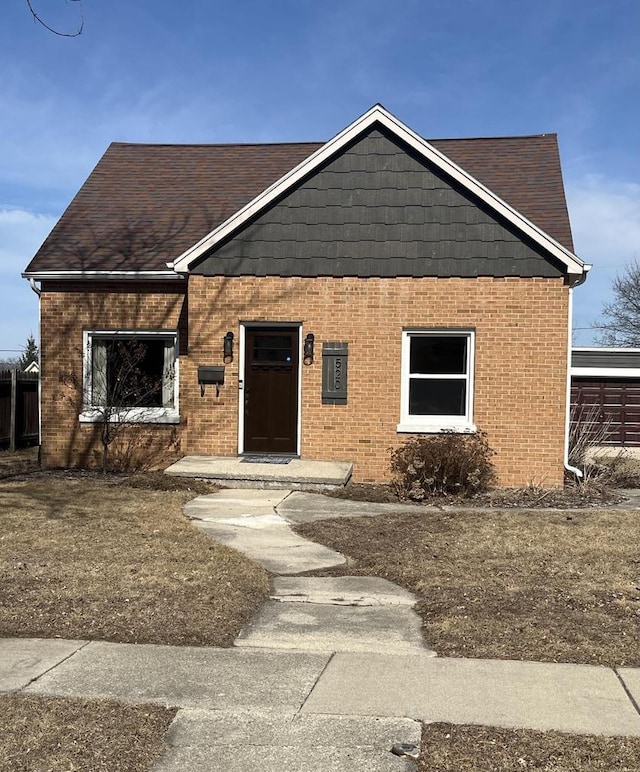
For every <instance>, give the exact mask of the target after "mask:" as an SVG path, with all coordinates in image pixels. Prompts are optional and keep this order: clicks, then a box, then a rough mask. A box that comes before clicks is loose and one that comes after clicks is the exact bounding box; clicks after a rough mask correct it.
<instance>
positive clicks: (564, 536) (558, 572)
mask: <svg viewBox="0 0 640 772" xmlns="http://www.w3.org/2000/svg"><path fill="white" fill-rule="evenodd" d="M296 531H297V532H298V533H300V534H302V535H303V536H306V537H308V538H311V539H313V540H315V541H318V542H320V543H322V544H327V545H329V546H330V547H333V548H334V549H337V550H339V551H340V552H342V553H343V554H345V555H346V556H348V558H349V560H348V563H347V565H346V566H345V567H343V568H341V569H340V570H339V571H336V570H333V571H332V573H338V572H339V573H343V574H345V573H346V574H360V575H375V576H381V577H384V578H386V579H390V580H391V581H394V582H397V583H398V584H400V585H402V586H404V587H406V588H408V589H409V590H411V591H413V592H415V593H416V594H417V595H418V596H419V597H420V602H419V604H418V606H417V610H418V612H419V613H420V615H421V616H422V619H423V623H424V636H425V639H426V641H428V643H429V644H430V645H432V646H433V647H434V648H435V650H436V651H437V652H438V654H440V655H441V656H452V657H481V658H497V659H523V660H540V661H546V662H556V661H558V662H577V663H589V664H597V665H630V666H639V665H640V646H639V645H638V641H639V640H640V512H638V511H601V510H580V511H575V512H549V511H529V512H527V511H524V512H523V511H490V512H487V511H478V512H473V511H466V512H457V513H454V512H431V511H422V512H420V511H418V512H416V514H409V515H385V516H379V517H372V518H353V519H351V518H350V519H334V520H324V521H319V522H316V523H310V524H305V525H300V526H297V527H296Z"/></svg>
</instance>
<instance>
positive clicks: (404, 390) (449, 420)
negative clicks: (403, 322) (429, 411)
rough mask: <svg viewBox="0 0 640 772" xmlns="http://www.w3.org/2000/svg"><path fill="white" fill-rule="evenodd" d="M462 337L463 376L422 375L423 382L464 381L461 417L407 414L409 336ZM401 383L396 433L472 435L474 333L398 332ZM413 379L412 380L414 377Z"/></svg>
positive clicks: (413, 330)
mask: <svg viewBox="0 0 640 772" xmlns="http://www.w3.org/2000/svg"><path fill="white" fill-rule="evenodd" d="M419 336H423V337H432V338H444V337H458V338H459V337H465V338H467V341H468V343H467V372H466V374H464V375H459V374H456V375H447V374H438V375H422V376H420V377H422V378H425V379H433V380H438V379H441V378H456V379H458V378H459V379H460V380H464V381H466V383H467V390H466V400H465V402H466V404H465V415H463V416H459V415H452V416H448V415H437V416H436V415H434V416H414V415H410V413H409V381H410V372H409V366H410V362H411V357H410V354H411V339H412V338H413V337H419ZM401 356H402V359H401V376H400V377H401V383H400V423H399V424H398V425H397V427H396V431H398V432H402V433H409V434H438V433H441V432H445V431H454V432H460V433H464V432H475V431H477V429H476V425H475V424H474V422H473V396H474V384H473V374H474V361H475V332H474V331H473V330H469V329H464V330H453V329H447V330H434V329H433V328H430V329H408V330H403V331H402V351H401ZM413 377H416V376H415V375H414V376H413Z"/></svg>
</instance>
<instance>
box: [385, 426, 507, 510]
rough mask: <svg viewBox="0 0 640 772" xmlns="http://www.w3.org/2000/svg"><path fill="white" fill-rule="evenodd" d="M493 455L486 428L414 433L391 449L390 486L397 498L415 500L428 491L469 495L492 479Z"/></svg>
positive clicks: (485, 487) (425, 495)
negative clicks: (420, 434) (468, 431)
mask: <svg viewBox="0 0 640 772" xmlns="http://www.w3.org/2000/svg"><path fill="white" fill-rule="evenodd" d="M494 455H495V451H493V450H492V449H491V448H490V447H489V444H488V442H487V434H486V432H480V431H479V432H476V433H474V434H459V433H457V432H454V431H453V430H449V431H445V432H442V433H441V434H433V435H428V436H425V437H414V438H412V439H410V440H407V442H405V443H404V444H403V445H402V446H400V447H399V448H396V449H395V450H393V451H392V452H391V472H392V474H393V475H394V482H393V487H394V490H395V491H396V493H397V495H398V496H399V497H400V498H406V499H413V500H415V501H422V500H423V499H424V498H425V497H427V496H432V495H441V496H443V495H444V496H446V495H458V496H472V495H473V494H475V493H479V492H481V491H486V490H487V489H488V488H489V487H490V486H491V485H492V484H493V483H494V481H495V470H494V467H493V463H492V461H491V457H492V456H494Z"/></svg>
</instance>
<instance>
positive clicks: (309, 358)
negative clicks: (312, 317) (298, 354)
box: [302, 332, 315, 365]
mask: <svg viewBox="0 0 640 772" xmlns="http://www.w3.org/2000/svg"><path fill="white" fill-rule="evenodd" d="M314 340H315V336H314V334H313V333H312V332H309V333H307V336H306V338H305V339H304V349H303V359H302V361H303V362H304V363H305V365H312V364H313V341H314Z"/></svg>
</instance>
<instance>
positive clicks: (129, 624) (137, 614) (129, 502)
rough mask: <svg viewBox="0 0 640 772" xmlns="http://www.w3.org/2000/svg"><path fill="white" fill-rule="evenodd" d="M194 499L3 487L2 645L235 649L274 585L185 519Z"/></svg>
mask: <svg viewBox="0 0 640 772" xmlns="http://www.w3.org/2000/svg"><path fill="white" fill-rule="evenodd" d="M194 495H195V494H194V492H193V491H191V492H184V491H154V490H145V489H140V488H137V489H134V488H131V487H128V486H125V485H123V484H122V482H121V481H120V480H118V479H112V478H107V479H99V478H96V477H86V478H79V477H78V476H77V475H76V476H74V475H68V476H64V475H58V476H46V475H44V476H43V475H38V474H36V475H33V476H31V477H28V478H24V479H16V480H7V481H5V482H2V483H0V523H1V528H0V636H4V637H11V636H16V637H30V636H37V637H43V638H51V637H54V636H59V637H62V638H87V639H99V640H107V641H121V642H127V643H159V644H175V645H211V646H230V645H231V644H232V642H233V640H234V638H235V637H236V636H237V634H238V632H239V630H240V628H241V627H242V625H243V624H244V622H245V621H246V620H247V618H248V617H249V616H251V614H252V613H253V611H254V610H255V609H256V607H257V606H258V605H259V604H260V603H261V602H262V600H263V599H264V597H265V596H266V594H267V592H268V575H267V573H266V572H265V571H264V570H262V569H261V568H260V567H258V566H257V565H256V564H254V563H252V562H250V561H249V560H247V559H246V558H245V557H243V556H242V555H240V554H239V553H237V552H235V551H233V550H230V549H228V548H226V547H224V546H222V545H221V544H218V543H216V542H214V541H213V540H212V539H210V538H209V537H207V536H206V535H205V534H203V533H201V532H199V531H198V530H197V529H196V528H195V527H194V526H193V525H192V524H190V523H189V522H188V521H187V520H186V519H185V518H184V516H183V515H182V513H181V507H182V505H183V504H184V503H185V502H186V501H187V500H188V499H189V498H193V496H194Z"/></svg>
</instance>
